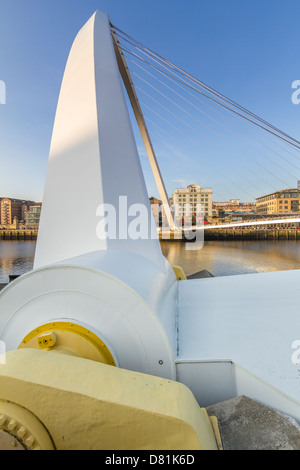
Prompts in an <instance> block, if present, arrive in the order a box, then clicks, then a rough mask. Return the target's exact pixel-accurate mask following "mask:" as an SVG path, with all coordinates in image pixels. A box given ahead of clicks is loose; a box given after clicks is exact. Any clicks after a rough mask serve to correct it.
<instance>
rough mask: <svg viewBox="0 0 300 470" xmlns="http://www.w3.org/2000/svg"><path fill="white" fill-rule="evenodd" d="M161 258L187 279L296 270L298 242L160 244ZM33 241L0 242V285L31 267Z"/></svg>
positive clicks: (299, 266)
mask: <svg viewBox="0 0 300 470" xmlns="http://www.w3.org/2000/svg"><path fill="white" fill-rule="evenodd" d="M161 246H162V251H163V254H164V255H165V257H166V258H167V259H168V260H169V262H170V263H171V264H172V265H179V266H181V267H182V268H183V269H184V271H185V273H186V275H187V276H189V275H191V274H194V273H196V272H198V271H202V270H203V269H207V270H208V271H210V272H211V273H212V274H213V275H214V276H228V275H234V274H247V273H257V272H266V271H284V270H289V269H300V242H299V241H292V240H278V241H273V240H261V241H236V242H234V241H227V242H226V241H208V242H205V243H204V246H203V248H202V249H201V250H198V251H189V250H186V249H185V244H184V243H182V242H168V241H164V242H162V243H161ZM34 252H35V241H1V240H0V283H5V282H8V276H9V275H10V274H14V275H16V274H24V273H26V272H28V271H30V270H31V269H32V267H33V261H34Z"/></svg>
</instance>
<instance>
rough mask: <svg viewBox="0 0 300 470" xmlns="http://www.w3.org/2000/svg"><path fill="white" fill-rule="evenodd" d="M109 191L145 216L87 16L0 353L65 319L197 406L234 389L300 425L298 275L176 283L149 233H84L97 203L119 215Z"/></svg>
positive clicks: (106, 63) (112, 90)
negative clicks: (31, 253) (175, 386)
mask: <svg viewBox="0 0 300 470" xmlns="http://www.w3.org/2000/svg"><path fill="white" fill-rule="evenodd" d="M119 196H126V197H127V198H128V207H129V206H131V205H132V204H143V205H145V207H147V208H148V214H149V219H151V209H150V204H149V201H148V195H147V191H146V187H145V182H144V178H143V175H142V171H141V166H140V162H139V158H138V153H137V149H136V145H135V142H134V137H133V132H132V129H131V124H130V119H129V114H128V111H127V108H126V102H125V97H124V95H123V89H122V83H121V79H120V74H119V70H118V64H117V60H116V55H115V52H114V45H113V40H112V37H111V31H110V23H109V18H108V16H107V15H106V14H104V13H102V12H96V14H95V15H94V16H93V17H92V18H91V19H90V20H89V22H88V23H87V24H86V25H85V26H84V28H83V29H82V30H81V31H80V33H79V34H78V36H77V38H76V40H75V42H74V44H73V47H72V50H71V53H70V56H69V59H68V63H67V67H66V71H65V75H64V79H63V83H62V88H61V93H60V97H59V102H58V107H57V115H56V119H55V124H54V130H53V138H52V143H51V150H50V158H49V168H48V173H47V181H46V187H45V195H44V200H43V209H42V217H41V225H40V231H39V237H38V242H37V251H36V257H35V265H34V270H33V271H32V272H30V273H28V274H26V275H24V276H22V277H20V278H19V279H17V280H16V281H14V282H13V283H12V284H11V285H9V286H8V287H7V288H6V289H4V291H2V293H1V295H0V338H1V340H2V341H5V343H6V346H7V349H8V350H11V349H15V348H17V347H18V345H19V343H20V341H21V340H22V339H23V338H24V336H25V335H26V334H27V333H28V332H30V331H32V330H33V329H34V328H36V327H38V326H39V325H41V324H45V323H47V322H52V321H64V320H72V321H74V322H76V323H78V324H80V325H82V326H86V327H87V328H89V329H90V330H91V331H93V332H94V333H96V334H97V335H98V336H99V337H100V338H101V339H102V340H103V341H104V342H105V343H106V344H107V345H108V347H109V349H110V350H111V352H112V354H113V356H114V359H115V361H116V363H117V364H118V366H119V367H122V368H127V369H131V370H136V371H140V372H144V373H148V374H153V375H158V376H162V377H168V378H171V379H177V380H179V381H181V382H183V383H185V384H186V385H187V386H188V387H190V388H191V390H192V391H193V393H194V395H195V396H196V398H197V399H198V401H199V403H200V405H201V406H207V405H210V404H212V403H216V402H218V401H222V400H225V399H228V398H231V397H234V396H236V395H240V394H244V395H247V396H249V397H250V398H253V399H256V400H259V401H262V402H263V403H265V404H267V405H270V406H272V407H274V408H276V409H278V410H281V411H283V412H285V413H287V414H290V415H292V416H294V417H296V418H297V419H298V420H300V388H299V385H298V384H299V380H300V379H299V370H298V369H299V365H296V364H294V363H293V361H292V354H293V352H295V351H293V349H292V345H293V344H295V341H296V340H298V339H300V338H299V323H300V321H299V314H298V286H299V278H300V271H289V272H278V273H264V274H251V275H243V276H231V277H221V278H208V279H199V280H191V281H179V282H178V281H176V278H175V275H174V272H173V269H172V267H171V266H170V264H169V263H168V261H167V260H166V259H165V258H164V257H163V255H162V253H161V249H160V245H159V241H158V238H157V235H156V236H155V237H153V234H152V237H148V238H147V239H136V240H132V239H130V238H128V237H126V236H124V233H123V236H121V237H120V236H119V237H118V238H116V239H106V238H105V237H104V229H103V231H102V232H101V230H100V235H101V234H102V235H103V236H102V237H100V238H99V232H98V233H97V235H98V236H96V227H97V224H98V221H99V218H97V213H98V212H97V210H98V207H99V206H100V205H101V204H103V203H105V204H111V205H113V206H114V207H115V208H116V213H117V219H118V220H119V219H120V218H122V217H123V216H124V208H122V207H121V208H120V207H119ZM98 214H99V213H98ZM299 356H300V354H299Z"/></svg>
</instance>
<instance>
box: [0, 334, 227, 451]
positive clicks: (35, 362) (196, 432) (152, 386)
mask: <svg viewBox="0 0 300 470" xmlns="http://www.w3.org/2000/svg"><path fill="white" fill-rule="evenodd" d="M50 337H51V336H50V335H49V336H46V338H47V339H50ZM5 359H6V363H5V364H3V365H1V366H0V449H2V450H81V449H82V450H101V449H102V450H113V449H118V450H147V449H149V450H166V449H167V450H168V449H169V450H170V449H171V450H218V449H221V445H222V444H221V439H220V435H219V431H218V426H217V423H216V420H215V419H212V418H209V417H208V415H207V413H206V411H205V409H201V408H200V407H199V405H198V403H197V402H196V400H195V398H194V397H193V395H192V393H191V391H190V390H189V389H188V388H187V387H186V386H184V385H182V384H180V383H178V382H174V381H171V380H166V379H161V378H159V377H154V376H149V375H146V374H140V373H136V372H131V371H127V370H123V369H120V368H116V367H114V366H111V365H107V364H104V363H102V362H97V361H92V360H90V359H85V358H82V357H74V356H73V355H67V354H58V353H56V352H54V351H53V353H51V352H49V351H45V350H44V347H42V348H41V349H27V348H22V349H18V350H16V351H11V352H9V353H7V354H6V358H5Z"/></svg>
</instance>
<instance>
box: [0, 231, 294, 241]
mask: <svg viewBox="0 0 300 470" xmlns="http://www.w3.org/2000/svg"><path fill="white" fill-rule="evenodd" d="M37 235H38V231H37V230H0V240H36V239H37ZM179 235H180V236H181V234H180V232H179ZM159 239H160V240H161V241H162V242H164V241H172V240H175V241H180V240H182V241H188V240H189V239H191V237H187V240H186V238H184V236H183V237H181V238H178V232H177V233H176V234H175V233H174V232H164V233H163V234H162V233H161V232H160V233H159ZM204 239H205V241H215V240H222V241H223V240H228V241H229V240H300V230H299V229H213V230H205V231H204Z"/></svg>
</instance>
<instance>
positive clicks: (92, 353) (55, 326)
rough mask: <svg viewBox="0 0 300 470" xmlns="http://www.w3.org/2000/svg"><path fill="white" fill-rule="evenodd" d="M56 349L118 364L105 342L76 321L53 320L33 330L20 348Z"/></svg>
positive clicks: (55, 350) (106, 362)
mask: <svg viewBox="0 0 300 470" xmlns="http://www.w3.org/2000/svg"><path fill="white" fill-rule="evenodd" d="M23 348H30V349H41V350H46V351H54V352H57V353H62V354H69V355H72V356H78V357H84V358H85V359H90V360H92V361H97V362H102V363H104V364H108V365H112V366H116V363H115V360H114V358H113V356H112V354H111V352H110V350H109V349H108V347H107V346H106V345H105V343H104V342H103V341H102V340H101V339H100V338H99V337H98V336H97V335H95V334H94V333H92V332H91V331H90V330H88V329H87V328H84V327H83V326H81V325H77V324H76V323H71V322H70V323H68V322H53V323H47V324H45V325H42V326H39V327H38V328H36V329H35V330H33V331H31V332H30V333H29V334H28V335H27V336H26V337H25V338H24V339H23V341H22V342H21V344H20V345H19V347H18V349H23Z"/></svg>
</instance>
